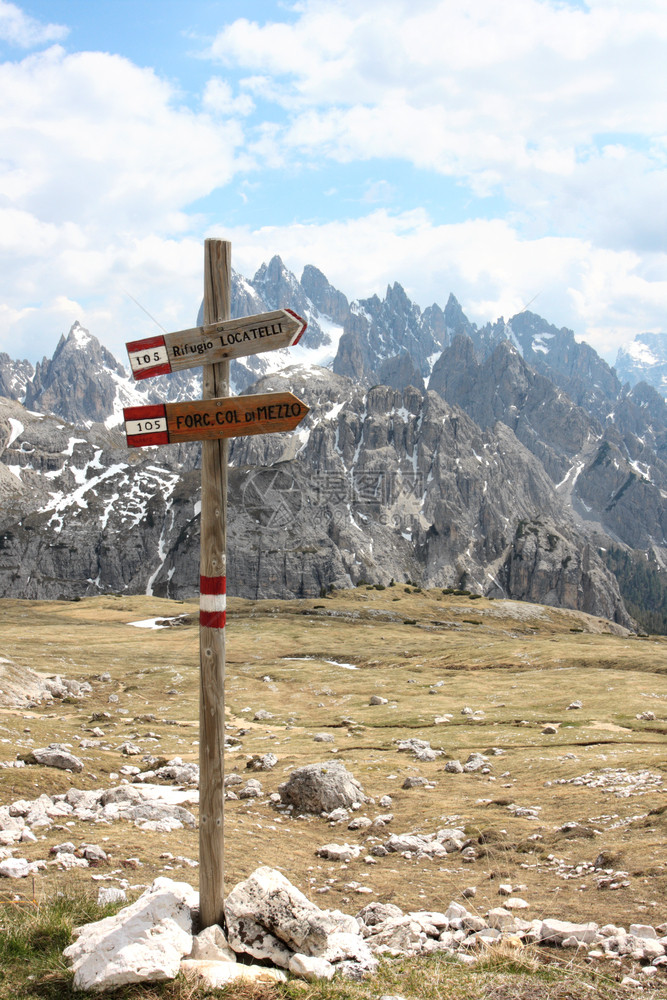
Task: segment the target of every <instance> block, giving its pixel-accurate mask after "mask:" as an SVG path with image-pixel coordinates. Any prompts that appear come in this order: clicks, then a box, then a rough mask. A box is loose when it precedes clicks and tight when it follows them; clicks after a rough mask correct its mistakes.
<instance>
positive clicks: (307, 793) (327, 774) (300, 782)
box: [278, 762, 366, 813]
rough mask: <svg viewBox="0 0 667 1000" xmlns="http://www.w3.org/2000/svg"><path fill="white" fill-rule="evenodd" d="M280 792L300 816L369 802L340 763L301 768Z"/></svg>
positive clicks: (282, 786) (355, 781)
mask: <svg viewBox="0 0 667 1000" xmlns="http://www.w3.org/2000/svg"><path fill="white" fill-rule="evenodd" d="M278 791H279V792H280V797H281V799H282V801H283V802H284V803H285V804H286V805H292V806H294V809H295V810H296V811H297V812H299V813H322V812H324V813H331V812H332V811H333V810H334V809H337V808H339V807H342V808H346V807H350V806H353V805H354V804H355V803H359V802H365V801H366V796H365V794H364V790H363V788H362V787H361V785H360V784H359V782H358V781H357V779H356V778H355V777H354V776H353V775H352V774H350V772H349V771H348V770H347V769H346V768H345V766H344V764H340V763H338V762H332V763H326V764H306V765H305V766H304V767H298V768H296V769H295V770H294V771H292V773H291V774H290V776H289V779H288V780H287V781H286V782H285V783H284V784H282V785H280V786H279V787H278Z"/></svg>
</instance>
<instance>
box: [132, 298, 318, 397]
mask: <svg viewBox="0 0 667 1000" xmlns="http://www.w3.org/2000/svg"><path fill="white" fill-rule="evenodd" d="M307 325H308V324H307V323H306V321H305V319H301V317H300V316H298V315H297V314H296V313H295V312H293V311H292V310H291V309H275V310H274V311H273V312H269V313H262V314H261V315H258V316H243V317H241V319H230V320H225V321H224V322H222V323H210V324H208V325H206V326H195V327H193V328H192V329H191V330H180V331H179V332H178V333H165V334H164V335H163V336H159V335H158V336H155V337H148V338H147V339H145V340H133V341H132V342H131V343H129V344H126V345H125V346H126V347H127V353H128V355H129V358H130V367H131V369H132V374H133V375H134V377H135V379H137V380H140V379H144V378H153V377H154V376H155V375H168V374H169V373H170V372H176V371H181V370H182V369H184V368H197V367H201V366H202V365H208V364H214V363H217V362H218V361H228V360H230V359H232V358H243V357H247V356H248V355H249V354H261V353H262V352H263V351H275V350H277V349H278V348H279V347H292V346H293V345H294V344H297V343H298V342H299V340H300V339H301V337H302V335H303V332H304V330H305V329H306V326H307Z"/></svg>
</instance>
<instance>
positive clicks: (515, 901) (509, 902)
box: [505, 896, 530, 910]
mask: <svg viewBox="0 0 667 1000" xmlns="http://www.w3.org/2000/svg"><path fill="white" fill-rule="evenodd" d="M529 905H530V904H529V903H527V902H526V900H525V899H521V897H520V896H510V898H509V899H506V900H505V908H506V909H508V910H527V909H528V907H529Z"/></svg>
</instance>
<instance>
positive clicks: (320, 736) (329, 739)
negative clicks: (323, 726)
mask: <svg viewBox="0 0 667 1000" xmlns="http://www.w3.org/2000/svg"><path fill="white" fill-rule="evenodd" d="M313 740H314V741H315V743H334V742H335V740H334V737H333V736H332V735H331V733H315V735H314V736H313Z"/></svg>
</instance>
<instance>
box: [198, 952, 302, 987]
mask: <svg viewBox="0 0 667 1000" xmlns="http://www.w3.org/2000/svg"><path fill="white" fill-rule="evenodd" d="M181 972H182V973H183V974H184V976H185V977H186V979H202V980H203V981H204V983H205V984H206V986H208V987H210V988H211V989H219V988H220V987H222V986H226V985H227V983H232V982H238V981H241V980H246V981H247V982H254V983H283V982H285V981H286V979H287V976H286V974H285V973H284V972H283V971H282V969H272V968H270V967H267V966H266V965H241V964H240V963H238V964H237V963H235V962H213V961H210V960H209V961H207V960H205V959H193V958H184V959H183V961H182V962H181Z"/></svg>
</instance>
